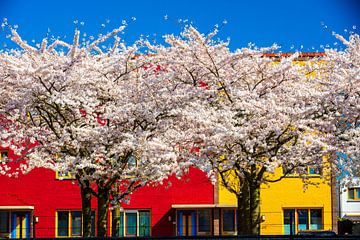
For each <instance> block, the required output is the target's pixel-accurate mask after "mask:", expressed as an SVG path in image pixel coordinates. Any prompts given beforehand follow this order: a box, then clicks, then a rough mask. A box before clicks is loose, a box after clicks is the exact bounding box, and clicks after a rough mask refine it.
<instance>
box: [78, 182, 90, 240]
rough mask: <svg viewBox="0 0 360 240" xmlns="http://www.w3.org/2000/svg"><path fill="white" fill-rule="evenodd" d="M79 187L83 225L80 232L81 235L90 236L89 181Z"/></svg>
mask: <svg viewBox="0 0 360 240" xmlns="http://www.w3.org/2000/svg"><path fill="white" fill-rule="evenodd" d="M80 189H81V207H82V217H83V226H82V232H83V237H91V223H92V221H91V196H92V192H91V189H90V185H89V182H85V183H84V184H82V185H80Z"/></svg>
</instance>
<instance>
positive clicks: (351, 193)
mask: <svg viewBox="0 0 360 240" xmlns="http://www.w3.org/2000/svg"><path fill="white" fill-rule="evenodd" d="M348 199H349V200H357V201H360V187H356V188H349V189H348Z"/></svg>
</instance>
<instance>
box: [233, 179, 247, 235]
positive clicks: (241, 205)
mask: <svg viewBox="0 0 360 240" xmlns="http://www.w3.org/2000/svg"><path fill="white" fill-rule="evenodd" d="M240 184H241V186H240V193H239V194H238V195H237V205H238V208H237V214H236V215H237V217H236V219H237V224H236V226H237V234H238V235H239V236H242V235H249V234H248V232H249V226H250V225H249V217H250V211H249V210H250V208H249V207H250V202H249V200H250V198H249V184H248V182H247V181H245V180H242V181H241V183H240Z"/></svg>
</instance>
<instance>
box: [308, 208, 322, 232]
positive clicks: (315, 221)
mask: <svg viewBox="0 0 360 240" xmlns="http://www.w3.org/2000/svg"><path fill="white" fill-rule="evenodd" d="M322 222H323V220H322V210H321V209H310V229H311V230H320V229H323V227H322Z"/></svg>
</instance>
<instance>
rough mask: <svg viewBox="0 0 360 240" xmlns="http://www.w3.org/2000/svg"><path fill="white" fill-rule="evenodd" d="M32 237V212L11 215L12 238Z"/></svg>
mask: <svg viewBox="0 0 360 240" xmlns="http://www.w3.org/2000/svg"><path fill="white" fill-rule="evenodd" d="M29 237H30V212H12V213H11V238H29Z"/></svg>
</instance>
